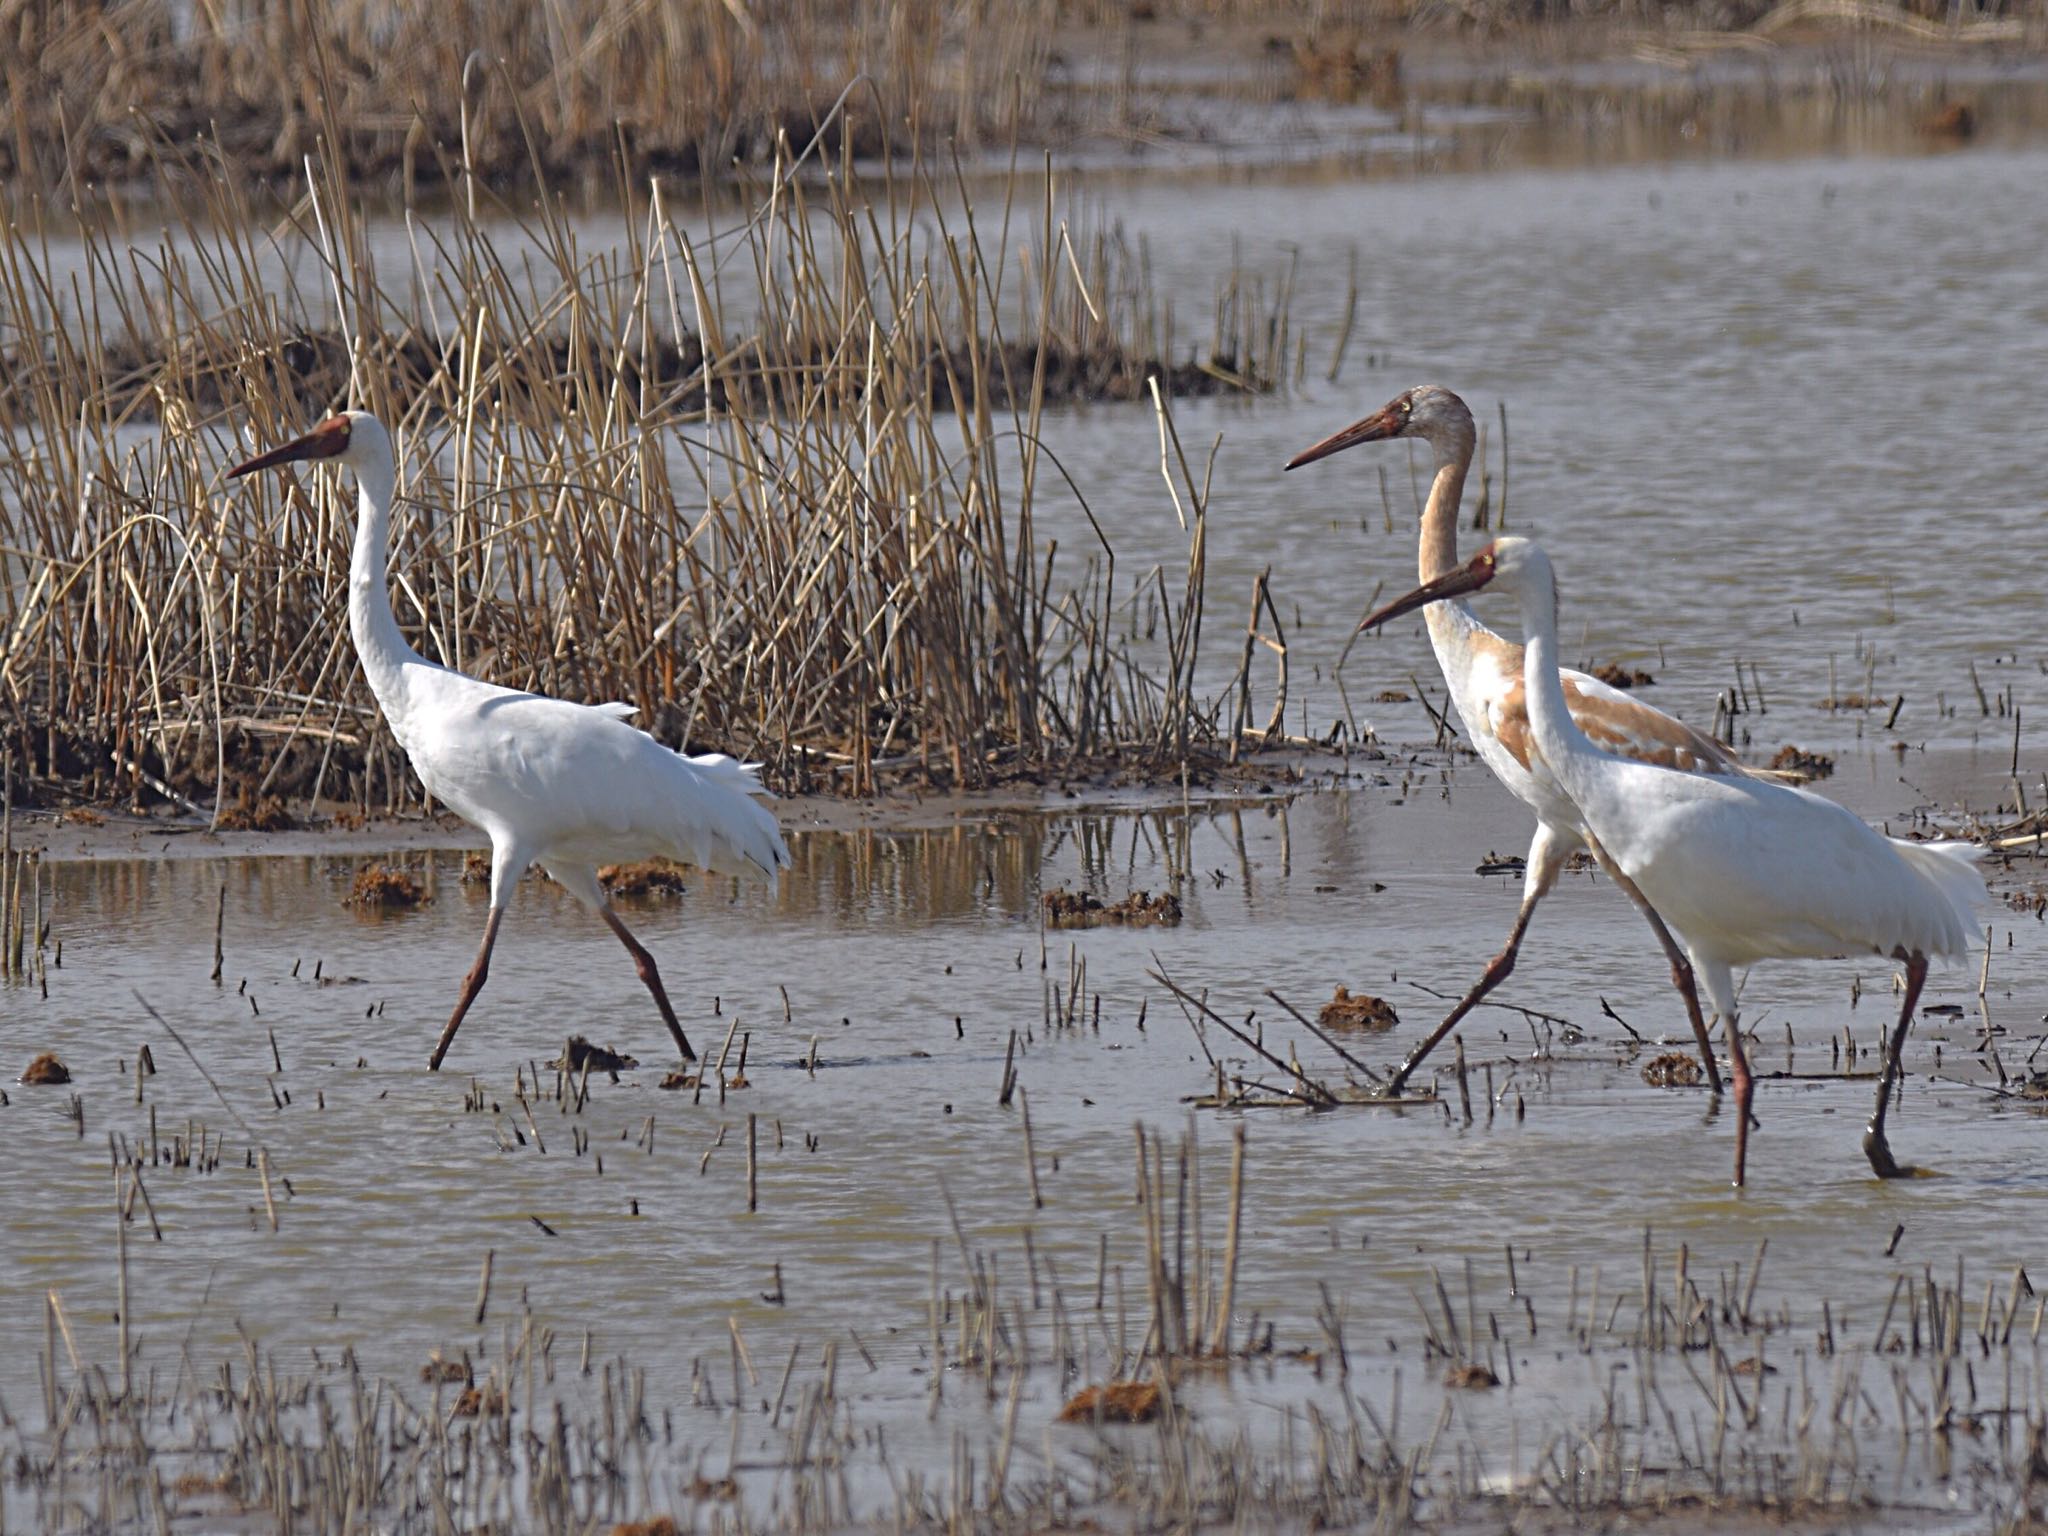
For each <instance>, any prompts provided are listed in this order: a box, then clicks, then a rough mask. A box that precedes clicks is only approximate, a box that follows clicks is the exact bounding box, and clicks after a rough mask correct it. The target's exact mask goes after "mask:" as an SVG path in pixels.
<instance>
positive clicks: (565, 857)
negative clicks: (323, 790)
mask: <svg viewBox="0 0 2048 1536" xmlns="http://www.w3.org/2000/svg"><path fill="white" fill-rule="evenodd" d="M321 459H327V460H332V461H333V462H335V463H337V464H341V465H345V466H346V467H347V468H349V469H352V470H354V471H355V476H356V486H357V489H358V493H359V509H358V512H357V516H356V536H355V548H354V553H353V555H352V557H351V559H350V562H349V581H348V621H349V633H350V635H351V637H352V638H353V639H354V641H355V647H356V655H357V656H358V657H359V658H360V659H361V661H362V664H363V675H364V676H365V677H366V678H368V679H369V683H370V691H371V692H372V693H373V694H375V695H376V696H377V703H378V705H379V706H380V707H381V708H382V709H383V711H384V718H385V719H386V720H387V721H388V722H389V723H390V726H391V733H392V735H394V736H396V737H397V738H398V743H399V745H400V746H402V747H404V748H405V755H406V757H407V759H408V760H409V761H410V762H411V763H412V766H413V771H414V772H415V773H417V774H418V775H419V776H420V782H421V783H422V784H424V785H426V787H427V789H428V790H429V792H431V793H432V794H433V795H434V797H435V798H436V799H438V800H440V801H441V802H442V803H443V804H444V805H446V806H448V807H449V808H450V809H452V810H453V811H455V813H456V814H457V815H459V816H461V817H462V818H463V819H464V820H465V821H468V822H471V823H473V824H474V825H475V826H477V827H479V828H481V829H482V830H483V832H484V833H485V835H487V836H488V837H489V838H490V840H491V912H490V916H489V917H488V918H487V919H486V920H485V922H484V941H483V947H482V948H480V949H479V950H478V951H477V956H476V961H475V963H474V964H473V965H471V966H470V968H469V974H468V975H466V976H465V977H464V978H463V981H462V993H461V996H460V997H458V998H457V1000H456V1003H455V1011H454V1012H453V1013H452V1014H450V1015H449V1018H448V1024H447V1027H446V1028H445V1029H443V1030H442V1031H441V1038H440V1041H439V1043H437V1044H436V1045H435V1047H434V1054H433V1055H432V1057H430V1058H429V1059H428V1062H427V1066H428V1067H429V1069H431V1070H436V1071H438V1070H439V1069H440V1066H441V1059H442V1058H443V1057H444V1056H446V1055H447V1054H448V1047H449V1045H450V1044H451V1043H452V1042H453V1041H454V1039H455V1031H456V1030H457V1029H458V1028H459V1027H461V1024H462V1016H463V1015H464V1014H465V1013H467V1012H468V1011H469V1005H470V1004H471V1003H473V1002H475V1001H476V996H477V994H478V993H479V992H481V991H482V990H483V985H484V980H485V977H486V976H487V975H488V974H489V972H490V962H491V946H492V945H493V944H494V943H496V942H497V938H498V924H499V922H500V921H501V920H502V919H503V918H504V915H505V906H506V904H507V903H508V902H509V901H510V900H511V899H512V891H513V888H514V887H515V886H516V885H517V884H518V882H519V877H520V876H521V875H522V874H524V873H525V872H526V869H527V866H528V865H530V864H539V865H540V866H541V867H542V868H543V869H545V870H546V871H547V872H548V873H549V874H550V875H551V876H553V877H554V879H555V880H556V882H557V883H558V884H560V885H561V886H562V887H563V888H564V889H565V890H567V891H568V892H569V893H570V894H571V895H573V896H575V897H576V898H577V899H578V900H580V901H581V902H582V903H583V904H584V905H585V906H587V907H589V908H591V909H592V910H593V911H595V912H596V913H597V914H598V916H600V917H601V918H603V919H604V921H605V925H606V926H607V927H609V928H610V929H611V931H612V932H613V933H615V934H617V935H618V936H619V942H620V943H622V944H624V945H625V946H626V948H627V950H628V951H629V952H630V953H631V954H632V956H633V964H634V967H635V969H636V970H637V971H638V973H639V976H640V980H641V981H642V982H644V983H645V984H646V986H647V990H648V991H649V992H651V993H652V994H653V995H654V1001H655V1005H656V1006H657V1007H659V1008H660V1009H661V1017H662V1022H663V1023H665V1024H666V1025H668V1031H669V1033H670V1034H671V1035H672V1036H674V1037H675V1042H676V1048H677V1049H678V1050H679V1051H681V1052H682V1055H683V1059H684V1060H686V1061H693V1060H695V1059H696V1055H697V1053H696V1052H695V1051H694V1050H692V1049H691V1048H690V1041H689V1037H688V1036H687V1035H685V1034H684V1033H683V1027H682V1025H681V1024H680V1023H678V1022H677V1021H676V1012H675V1009H674V1008H672V1007H671V1006H670V1005H669V1000H668V993H667V992H666V991H665V990H664V989H663V987H662V984H661V973H660V972H659V971H658V970H657V969H656V968H655V964H654V956H652V955H650V954H649V953H648V952H647V950H646V948H645V947H644V946H643V945H642V944H641V943H640V941H639V940H638V939H636V938H634V937H633V935H632V933H631V932H630V931H629V930H628V929H627V927H626V925H625V924H624V923H623V922H621V921H620V919H619V915H618V913H617V912H615V911H613V910H612V905H611V902H610V901H609V900H607V899H606V897H605V894H604V891H603V889H602V888H601V887H600V886H599V885H598V882H597V866H598V865H599V864H600V863H606V862H610V861H614V860H628V859H642V858H647V857H649V856H652V855H656V854H664V855H667V856H669V857H671V858H675V859H678V860H682V861H684V862H687V863H690V864H694V865H696V866H697V867H698V868H700V869H705V870H710V871H714V872H733V873H737V872H739V871H741V870H743V869H745V868H747V867H749V866H751V867H752V868H754V869H757V870H759V871H760V872H761V873H762V874H764V875H766V876H768V878H769V879H770V880H771V881H773V879H774V878H775V875H776V872H777V871H778V870H781V869H783V868H785V867H787V865H788V864H789V849H788V848H787V847H786V846H784V844H783V841H782V833H781V831H780V829H779V828H778V827H777V826H776V824H775V818H774V817H773V816H772V815H770V814H769V813H768V811H767V810H766V809H764V808H763V807H762V806H761V805H759V804H758V803H756V801H755V800H754V799H753V798H752V797H753V796H755V795H757V794H760V793H761V792H762V791H761V787H760V785H759V783H758V782H757V780H756V778H755V770H754V767H753V765H751V764H746V763H741V762H738V761H737V760H735V759H733V758H730V757H722V756H717V755H711V756H705V757H685V756H683V755H681V754H680V753H677V752H672V751H670V750H669V749H668V748H667V747H665V746H663V745H662V744H661V743H660V742H658V741H656V740H655V739H654V738H653V737H652V736H650V735H648V734H647V733H646V732H645V731H642V730H639V729H636V728H635V727H633V726H631V725H628V724H627V723H626V717H628V716H630V715H632V714H633V712H634V711H633V710H632V708H631V707H630V706H628V705H624V704H599V705H595V706H591V705H585V704H571V703H569V702H567V701H566V700H562V699H551V698H548V697H546V696H544V695H542V694H537V693H522V692H520V691H519V690H517V689H514V688H500V687H498V686H496V685H495V684H491V683H485V682H480V681H478V680H477V679H476V678H473V677H465V676H464V675H463V674H462V673H460V672H457V671H454V670H452V669H451V668H448V667H443V666H439V665H437V664H435V663H434V662H431V661H428V660H427V659H426V658H425V657H424V656H422V655H420V654H419V653H418V652H417V651H415V650H414V649H413V648H412V647H411V646H409V645H407V644H406V642H405V636H404V635H403V634H401V633H400V632H399V628H398V620H397V619H396V618H395V617H394V616H393V614H392V612H391V596H390V593H389V591H388V590H387V586H386V583H387V576H386V571H385V562H386V559H387V553H388V547H389V544H390V537H391V504H392V499H393V497H394V496H395V494H396V491H397V480H398V470H397V462H396V459H395V458H394V456H393V452H392V447H391V435H390V434H389V433H388V432H386V431H385V430H384V424H383V423H382V422H380V421H378V420H377V418H376V417H374V416H372V415H370V414H369V413H367V412H365V411H348V412H345V413H343V414H341V415H338V416H330V417H329V418H328V419H327V420H326V421H323V422H322V423H321V424H320V425H319V426H317V427H315V428H314V429H313V430H312V431H311V432H308V433H307V434H306V435H305V436H304V437H301V438H298V439H297V440H295V441H293V442H289V443H286V444H285V445H284V446H283V447H281V448H273V449H272V450H271V451H270V452H268V453H265V454H259V455H258V456H257V457H255V458H253V459H251V460H249V461H248V462H247V463H246V464H241V465H238V466H237V467H236V468H234V469H232V470H230V471H229V474H230V475H246V474H248V473H250V472H251V471H253V470H258V469H269V468H271V467H273V466H275V465H279V464H292V463H297V462H299V461H301V460H321Z"/></svg>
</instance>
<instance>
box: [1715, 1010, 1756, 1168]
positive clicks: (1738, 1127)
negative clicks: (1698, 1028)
mask: <svg viewBox="0 0 2048 1536" xmlns="http://www.w3.org/2000/svg"><path fill="white" fill-rule="evenodd" d="M1721 1030H1722V1033H1724V1034H1725V1035H1727V1037H1728V1076H1729V1078H1730V1079H1732V1081H1731V1083H1730V1086H1731V1087H1732V1088H1733V1089H1734V1092H1735V1187H1736V1188H1737V1189H1740V1188H1742V1182H1743V1180H1744V1179H1745V1178H1747V1177H1748V1167H1749V1122H1750V1118H1751V1117H1750V1113H1749V1101H1750V1099H1751V1098H1752V1097H1754V1096H1755V1094H1756V1079H1755V1078H1754V1077H1752V1076H1751V1075H1750V1071H1749V1052H1747V1051H1746V1050H1744V1049H1743V1047H1742V1019H1741V1017H1740V1016H1739V1015H1737V1014H1733V1013H1724V1014H1722V1015H1721Z"/></svg>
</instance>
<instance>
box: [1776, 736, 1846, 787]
mask: <svg viewBox="0 0 2048 1536" xmlns="http://www.w3.org/2000/svg"><path fill="white" fill-rule="evenodd" d="M1771 766H1772V767H1773V768H1775V769H1777V770H1778V771H1779V772H1781V773H1796V774H1800V775H1803V776H1804V777H1806V778H1809V779H1824V778H1826V777H1827V776H1828V775H1829V774H1831V773H1833V772H1834V771H1835V760H1834V759H1833V758H1832V757H1823V756H1822V755H1821V754H1820V753H1818V752H1808V751H1807V750H1806V749H1805V748H1804V747H1795V746H1793V745H1792V743H1791V742H1789V741H1788V742H1786V743H1785V745H1784V746H1782V747H1780V748H1778V754H1777V756H1775V757H1773V758H1772V759H1771Z"/></svg>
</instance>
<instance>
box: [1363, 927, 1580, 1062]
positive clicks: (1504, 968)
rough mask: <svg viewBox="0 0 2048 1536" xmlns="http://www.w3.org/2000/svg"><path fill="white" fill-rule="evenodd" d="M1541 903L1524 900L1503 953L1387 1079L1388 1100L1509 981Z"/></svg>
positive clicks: (1498, 955) (1490, 963)
mask: <svg viewBox="0 0 2048 1536" xmlns="http://www.w3.org/2000/svg"><path fill="white" fill-rule="evenodd" d="M1540 900H1542V895H1541V893H1538V894H1536V895H1533V896H1525V897H1523V898H1522V906H1521V910H1520V911H1518V912H1516V913H1515V926H1514V927H1512V928H1510V929H1509V930H1508V941H1507V943H1506V944H1504V945H1503V946H1502V947H1501V952H1500V953H1499V954H1497V955H1495V956H1494V957H1493V958H1492V959H1491V960H1489V961H1488V962H1487V963H1486V969H1485V970H1484V971H1482V972H1481V973H1480V975H1479V980H1478V981H1477V982H1475V983H1474V984H1473V986H1472V990H1471V991H1470V992H1467V993H1466V994H1465V995H1464V996H1463V997H1462V998H1460V999H1459V1000H1458V1006H1457V1007H1455V1008H1453V1009H1452V1010H1451V1011H1450V1012H1449V1013H1448V1014H1446V1015H1445V1016H1444V1021H1443V1023H1441V1024H1439V1025H1437V1027H1436V1029H1435V1031H1434V1032H1433V1033H1431V1035H1430V1037H1429V1038H1428V1039H1427V1040H1424V1041H1423V1042H1422V1044H1420V1045H1418V1046H1416V1047H1415V1049H1414V1050H1412V1051H1410V1052H1409V1053H1408V1059H1407V1060H1406V1061H1404V1062H1402V1063H1401V1065H1400V1066H1399V1067H1398V1068H1396V1069H1395V1072H1394V1075H1393V1076H1392V1077H1390V1078H1388V1079H1387V1097H1388V1098H1390V1099H1391V1098H1398V1097H1399V1096H1400V1093H1401V1090H1402V1088H1403V1087H1405V1086H1406V1085H1407V1082H1408V1079H1409V1077H1410V1076H1411V1075H1413V1073H1414V1071H1415V1069H1416V1068H1417V1067H1419V1066H1421V1065H1422V1059H1423V1058H1424V1057H1425V1056H1427V1055H1428V1054H1429V1053H1430V1052H1431V1051H1433V1050H1435V1049H1436V1048H1437V1045H1438V1043H1439V1042H1440V1041H1442V1039H1443V1037H1444V1036H1445V1035H1448V1034H1449V1033H1450V1032H1451V1031H1452V1030H1454V1029H1456V1028H1457V1027H1458V1020H1460V1019H1462V1018H1464V1017H1465V1015H1466V1014H1468V1013H1470V1012H1471V1011H1472V1010H1473V1009H1474V1008H1476V1007H1478V1006H1479V1001H1480V999H1481V998H1483V997H1485V996H1486V994H1487V993H1489V992H1491V991H1492V990H1493V989H1494V988H1495V987H1497V986H1499V985H1500V984H1501V983H1502V982H1504V981H1506V980H1507V979H1508V976H1509V974H1510V973H1511V972H1512V971H1513V970H1514V968H1515V951H1516V950H1518V949H1520V948H1521V947H1522V935H1523V933H1524V932H1526V931H1527V929H1528V927H1529V919H1530V918H1531V917H1532V916H1534V915H1535V911H1536V903H1537V902H1538V901H1540Z"/></svg>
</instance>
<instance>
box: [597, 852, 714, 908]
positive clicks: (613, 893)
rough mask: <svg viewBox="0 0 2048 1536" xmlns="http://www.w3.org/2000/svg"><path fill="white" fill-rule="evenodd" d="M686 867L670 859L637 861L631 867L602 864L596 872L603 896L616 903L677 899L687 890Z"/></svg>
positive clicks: (688, 869)
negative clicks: (651, 898)
mask: <svg viewBox="0 0 2048 1536" xmlns="http://www.w3.org/2000/svg"><path fill="white" fill-rule="evenodd" d="M690 874H691V870H690V866H689V865H687V864H678V863H677V862H676V861H675V860H674V859H640V860H638V861H636V862H634V863H631V864H606V865H604V866H603V867H602V868H601V869H599V870H598V872H597V883H598V884H599V885H601V886H603V887H604V890H605V894H606V895H607V896H610V897H612V898H613V899H615V900H619V901H633V900H639V899H645V898H647V897H650V896H680V895H682V894H683V892H685V891H686V890H688V889H689V888H690Z"/></svg>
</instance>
